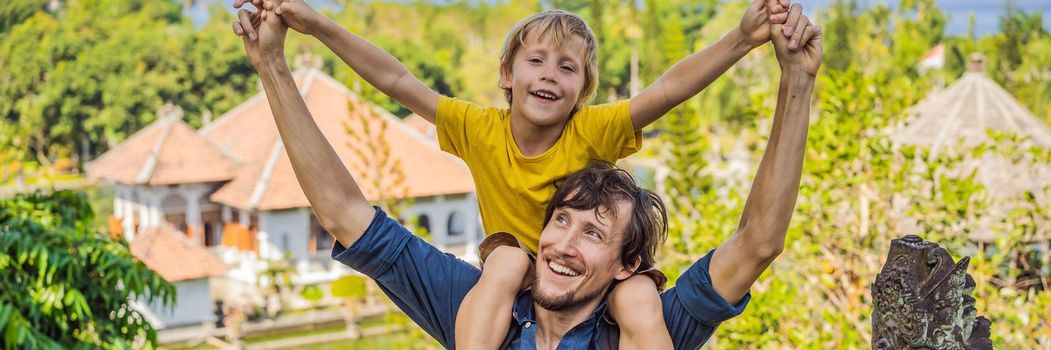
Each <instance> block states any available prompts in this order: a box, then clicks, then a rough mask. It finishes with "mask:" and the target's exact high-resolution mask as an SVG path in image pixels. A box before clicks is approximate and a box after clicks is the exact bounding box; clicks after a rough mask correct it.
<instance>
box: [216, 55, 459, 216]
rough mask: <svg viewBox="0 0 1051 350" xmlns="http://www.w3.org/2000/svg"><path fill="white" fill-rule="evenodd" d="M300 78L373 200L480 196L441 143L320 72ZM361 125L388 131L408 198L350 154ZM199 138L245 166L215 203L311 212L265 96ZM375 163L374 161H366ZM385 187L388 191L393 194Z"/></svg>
mask: <svg viewBox="0 0 1051 350" xmlns="http://www.w3.org/2000/svg"><path fill="white" fill-rule="evenodd" d="M296 77H297V85H298V86H299V87H300V93H301V94H302V95H303V98H304V101H305V102H306V104H307V108H308V109H309V110H310V112H311V115H312V116H313V117H314V121H315V122H317V124H318V127H319V128H321V131H322V133H323V134H324V135H325V137H326V138H327V139H328V141H329V143H330V144H331V145H332V146H333V147H334V148H335V150H336V153H337V154H338V155H339V157H340V159H341V160H342V161H343V164H344V166H346V167H347V169H348V170H349V171H350V173H351V174H353V175H354V177H355V179H357V180H358V184H359V185H360V186H362V191H363V192H364V193H365V196H366V197H368V198H369V200H380V199H389V198H381V197H391V198H406V197H426V196H436V195H448V194H464V193H469V192H473V191H474V182H473V180H472V179H471V175H470V172H469V171H468V170H467V166H466V165H464V163H463V162H462V161H460V160H459V159H457V158H455V157H453V156H451V155H449V154H446V153H443V152H441V151H440V150H438V147H437V144H436V143H433V142H431V141H429V140H428V139H427V138H426V137H424V136H423V135H421V134H419V133H418V132H416V131H415V130H413V129H412V128H411V127H409V126H408V125H406V124H405V123H403V122H401V121H400V120H399V119H398V118H397V117H395V116H393V115H391V114H390V113H388V112H386V111H384V110H381V109H379V108H377V107H375V106H373V105H371V104H369V103H367V102H365V101H363V100H362V99H361V98H360V97H358V96H357V95H356V94H354V93H352V92H351V91H349V90H348V89H347V88H346V87H345V86H343V85H342V84H340V83H339V82H337V81H336V80H335V79H333V78H332V77H329V76H328V75H325V74H324V73H321V72H320V71H317V70H308V71H306V72H305V73H301V74H297V75H296ZM362 118H365V120H366V121H368V122H369V123H371V125H373V126H374V128H373V130H377V132H378V130H380V129H381V128H380V127H379V126H380V125H385V128H382V130H383V134H382V135H379V136H378V137H377V138H378V139H382V140H387V142H388V144H389V145H390V161H391V162H396V163H399V164H400V167H401V169H402V171H403V173H404V175H405V179H404V182H403V184H402V185H401V186H400V189H401V190H391V188H392V187H393V186H391V184H390V183H389V180H390V178H391V177H389V176H386V175H387V174H385V172H386V171H376V170H375V169H371V170H370V169H367V167H366V164H367V163H368V162H366V161H365V160H363V159H362V157H361V156H360V155H359V153H356V152H355V151H354V150H353V149H352V148H351V146H350V145H351V144H361V143H362V141H361V140H360V139H359V138H358V137H355V136H352V135H350V134H349V133H348V131H347V128H355V130H359V131H360V130H361V126H360V125H361V123H362V121H361V120H362ZM200 134H201V135H202V136H204V137H205V138H206V139H208V140H209V141H211V142H212V143H214V144H216V145H218V146H219V147H220V148H221V149H223V150H224V151H225V152H226V153H228V154H231V155H233V156H234V157H236V158H238V159H239V160H240V161H241V162H242V166H241V169H240V170H239V171H238V172H237V174H236V176H235V177H234V180H233V181H231V182H230V183H228V184H226V185H225V186H223V187H222V188H220V189H219V190H218V191H217V192H215V193H214V194H213V195H212V196H211V199H212V200H213V201H215V202H219V203H223V204H226V205H230V206H232V207H236V208H241V209H258V210H276V209H286V208H298V207H309V206H310V203H309V202H307V199H306V195H304V194H303V191H302V189H301V188H300V187H299V182H298V181H297V180H296V177H295V173H294V172H293V171H292V166H291V163H290V162H289V159H288V155H287V154H286V152H285V149H284V146H283V144H282V143H281V140H280V138H279V137H278V133H277V128H276V125H275V124H274V119H273V116H272V113H271V111H270V105H269V103H268V102H267V99H266V96H265V95H263V94H259V95H257V96H255V97H253V98H251V99H250V100H248V101H247V102H245V103H244V104H242V105H241V106H239V107H237V108H235V109H234V110H232V111H230V112H229V113H227V114H226V115H224V116H222V117H221V118H220V119H219V120H217V121H216V122H215V123H214V124H212V125H211V126H209V127H207V128H204V129H202V130H201V132H200ZM365 154H368V152H366V153H365ZM369 156H372V155H371V154H368V155H366V157H369ZM377 180H378V181H377ZM384 181H388V182H384ZM377 182H378V183H379V184H377ZM379 187H384V188H385V189H386V190H387V193H383V191H381V190H380V188H379Z"/></svg>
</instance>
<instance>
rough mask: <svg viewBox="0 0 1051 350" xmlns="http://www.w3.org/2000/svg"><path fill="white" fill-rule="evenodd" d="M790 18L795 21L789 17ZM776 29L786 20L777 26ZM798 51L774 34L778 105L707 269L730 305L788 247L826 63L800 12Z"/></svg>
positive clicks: (817, 36)
mask: <svg viewBox="0 0 1051 350" xmlns="http://www.w3.org/2000/svg"><path fill="white" fill-rule="evenodd" d="M789 23H793V21H792V20H789ZM771 27H772V30H773V31H775V32H776V31H778V30H780V27H781V25H772V26H771ZM794 31H796V32H798V33H800V36H798V37H793V38H791V40H797V41H798V42H799V43H802V44H801V45H802V46H801V48H800V49H799V50H797V51H794V52H793V51H790V50H789V48H788V46H789V45H788V43H789V39H788V38H785V37H783V36H781V35H776V36H774V38H773V41H774V51H775V52H776V54H777V59H778V62H779V64H780V66H781V86H780V89H779V90H778V97H777V107H776V109H775V111H774V122H773V127H772V131H771V132H770V140H769V141H768V143H767V147H766V151H765V152H764V153H763V159H762V161H760V163H759V169H758V170H757V172H756V175H755V181H754V182H753V183H752V188H751V190H750V192H749V194H748V200H747V201H746V202H745V206H744V212H743V213H742V214H741V222H740V223H739V224H738V227H737V232H735V233H734V235H733V236H731V237H730V238H729V239H728V240H727V241H726V242H724V243H723V244H722V245H720V246H719V248H717V249H716V250H715V253H713V255H712V258H711V265H710V266H709V269H708V272H709V274H710V275H711V280H712V287H713V288H715V290H716V291H717V292H718V293H719V295H720V296H722V297H723V299H725V300H726V301H728V302H729V303H731V304H735V303H737V302H738V301H739V300H741V298H743V297H744V295H745V293H747V292H748V289H749V288H751V286H752V284H753V283H755V280H756V279H758V278H759V274H761V273H762V272H763V270H765V269H766V268H767V266H769V265H770V263H771V262H773V260H774V259H775V258H777V256H778V255H779V254H780V253H781V251H782V250H784V245H785V233H787V231H788V224H789V220H790V219H791V218H792V211H793V210H794V208H795V202H796V194H797V193H798V192H799V180H800V177H801V176H802V168H803V154H804V150H805V146H806V139H807V127H808V124H809V121H810V120H809V119H810V99H811V95H812V94H813V91H814V79H815V76H816V75H817V70H818V67H820V65H821V50H822V37H821V29H820V27H818V26H816V25H809V20H808V19H807V18H806V16H801V17H800V18H799V20H798V24H797V26H796V29H795V30H794Z"/></svg>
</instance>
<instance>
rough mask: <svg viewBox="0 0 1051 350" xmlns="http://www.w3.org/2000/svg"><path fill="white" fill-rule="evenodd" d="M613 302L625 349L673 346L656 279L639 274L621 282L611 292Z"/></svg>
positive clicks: (610, 296) (613, 309)
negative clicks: (665, 321)
mask: <svg viewBox="0 0 1051 350" xmlns="http://www.w3.org/2000/svg"><path fill="white" fill-rule="evenodd" d="M654 271H655V270H654ZM609 303H610V313H611V315H612V316H613V319H614V320H615V321H617V325H619V326H620V348H621V349H671V348H672V347H673V345H672V342H671V334H669V333H668V326H667V325H665V323H664V307H663V304H662V303H661V297H660V294H659V293H658V286H657V283H655V281H654V278H652V277H648V276H646V275H635V276H631V277H630V278H628V279H626V280H624V281H622V282H620V283H617V285H615V286H613V291H612V292H610V295H609Z"/></svg>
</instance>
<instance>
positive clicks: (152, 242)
mask: <svg viewBox="0 0 1051 350" xmlns="http://www.w3.org/2000/svg"><path fill="white" fill-rule="evenodd" d="M131 254H132V255H134V256H135V258H136V259H139V260H140V261H142V262H143V263H144V264H146V267H148V268H149V269H150V270H153V271H154V272H156V273H157V274H159V275H161V277H162V278H164V280H166V281H168V282H178V281H185V280H193V279H198V278H207V277H212V276H218V275H222V274H224V273H226V266H225V265H223V263H222V262H220V261H219V259H217V258H215V257H214V256H212V254H211V253H209V252H208V250H206V249H205V248H204V247H201V246H200V245H198V244H197V243H194V242H193V241H191V240H190V239H188V238H186V236H185V235H183V233H182V232H179V231H176V230H174V229H172V228H165V229H153V230H149V231H146V232H144V233H141V234H139V235H136V236H135V239H134V240H132V242H131Z"/></svg>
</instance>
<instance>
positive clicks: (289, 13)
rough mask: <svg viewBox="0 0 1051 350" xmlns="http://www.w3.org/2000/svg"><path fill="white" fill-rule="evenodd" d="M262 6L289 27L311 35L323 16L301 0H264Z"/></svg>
mask: <svg viewBox="0 0 1051 350" xmlns="http://www.w3.org/2000/svg"><path fill="white" fill-rule="evenodd" d="M263 8H265V9H267V10H270V11H274V13H276V14H278V15H279V16H281V19H282V20H283V21H285V24H286V25H288V27H289V28H292V30H295V31H297V32H300V33H303V34H306V35H313V34H314V31H315V29H316V28H318V26H319V25H320V24H321V19H322V18H323V17H322V16H321V14H319V13H317V11H315V10H314V9H313V8H311V7H310V5H307V3H306V2H304V1H303V0H264V1H263Z"/></svg>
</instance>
